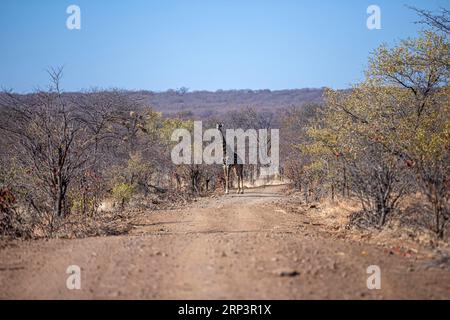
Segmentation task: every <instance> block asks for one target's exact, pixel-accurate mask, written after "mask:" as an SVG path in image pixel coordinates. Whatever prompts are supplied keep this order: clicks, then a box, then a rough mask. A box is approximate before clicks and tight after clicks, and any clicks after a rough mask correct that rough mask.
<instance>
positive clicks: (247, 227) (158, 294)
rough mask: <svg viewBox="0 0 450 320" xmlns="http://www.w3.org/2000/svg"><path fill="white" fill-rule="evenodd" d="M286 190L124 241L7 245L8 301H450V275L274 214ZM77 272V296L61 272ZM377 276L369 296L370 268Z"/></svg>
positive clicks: (0, 291) (156, 218) (227, 203)
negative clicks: (376, 287) (377, 284)
mask: <svg viewBox="0 0 450 320" xmlns="http://www.w3.org/2000/svg"><path fill="white" fill-rule="evenodd" d="M282 188H283V187H282V186H271V187H265V188H257V189H252V190H247V193H246V194H243V195H234V194H232V195H228V196H223V197H219V198H208V199H201V200H199V201H197V202H194V203H193V204H192V205H189V207H186V208H183V209H177V210H169V211H159V212H148V213H146V214H145V215H143V216H142V218H140V219H139V220H137V221H136V223H135V225H134V228H133V230H132V231H131V232H130V233H129V234H127V235H123V236H111V237H96V238H86V239H74V240H63V239H52V240H48V241H44V240H42V241H41V240H39V241H27V242H13V243H11V244H9V245H8V246H6V247H4V248H2V249H0V298H3V299H5V298H9V299H22V298H27V299H105V298H112V299H392V298H399V299H415V298H426V299H431V298H439V299H450V269H448V268H439V267H430V258H429V256H428V255H427V254H426V253H423V254H422V252H418V253H417V254H416V255H411V256H402V255H396V254H393V253H392V252H389V251H388V250H386V249H385V248H383V247H380V246H377V245H374V244H367V243H364V242H358V241H349V240H345V239H336V238H332V237H330V236H328V235H327V234H326V233H323V232H321V231H320V230H318V228H317V227H316V226H315V224H314V223H311V221H310V220H309V218H308V216H307V215H302V214H299V213H291V212H288V211H286V210H284V209H282V206H280V203H283V201H284V200H285V196H284V195H283V193H282V192H281V191H282ZM69 265H78V266H80V267H81V290H69V289H67V287H66V279H67V277H68V275H67V274H66V269H67V267H68V266H69ZM370 265H378V266H379V267H380V268H381V289H380V290H369V289H368V288H367V285H366V281H367V278H368V277H369V275H368V274H367V273H366V270H367V267H368V266H370Z"/></svg>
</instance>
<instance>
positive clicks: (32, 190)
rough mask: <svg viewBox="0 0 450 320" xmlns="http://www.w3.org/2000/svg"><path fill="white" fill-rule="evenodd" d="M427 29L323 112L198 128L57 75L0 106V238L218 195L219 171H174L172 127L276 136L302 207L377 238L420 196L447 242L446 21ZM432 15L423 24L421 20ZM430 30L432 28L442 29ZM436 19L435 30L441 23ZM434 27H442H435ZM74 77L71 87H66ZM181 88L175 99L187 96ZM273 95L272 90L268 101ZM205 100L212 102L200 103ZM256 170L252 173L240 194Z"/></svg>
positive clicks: (247, 117)
mask: <svg viewBox="0 0 450 320" xmlns="http://www.w3.org/2000/svg"><path fill="white" fill-rule="evenodd" d="M419 14H421V16H422V17H423V19H424V20H423V22H424V23H426V24H427V25H428V27H429V28H428V29H427V30H426V31H424V32H423V33H421V34H419V35H417V37H416V38H412V39H405V40H403V41H401V42H400V43H398V44H397V45H396V46H394V47H388V46H381V47H380V48H378V49H377V50H376V51H375V52H374V53H373V54H372V55H371V58H370V61H369V64H368V68H367V72H366V78H365V80H364V81H363V82H362V83H358V84H356V85H355V86H354V87H353V88H351V89H349V90H344V91H334V90H329V89H327V90H325V92H324V97H323V103H320V102H318V101H317V99H316V97H314V100H313V101H312V102H310V103H305V104H301V105H293V106H291V107H286V108H282V109H281V108H280V109H275V110H270V109H267V108H258V106H257V105H252V104H249V105H248V106H247V107H244V108H233V107H232V106H231V107H230V111H229V112H226V113H221V114H215V113H204V114H203V115H202V116H199V115H196V114H193V113H190V112H186V110H179V113H171V114H170V115H167V114H164V115H163V113H161V112H159V111H157V109H155V108H152V106H150V105H148V104H146V103H145V102H143V101H142V100H141V99H139V98H137V96H138V95H133V94H130V93H129V92H123V91H120V90H116V91H89V92H83V93H82V94H70V93H64V92H63V90H62V88H61V87H60V84H61V78H62V69H52V70H50V71H49V75H50V80H51V86H50V88H49V90H47V91H39V92H36V93H33V94H27V95H20V94H15V93H13V92H4V93H2V94H1V95H0V132H1V139H0V234H2V235H6V236H9V237H23V238H31V237H52V236H55V235H57V234H58V232H59V230H60V229H64V228H78V227H79V226H80V225H83V224H87V223H90V221H95V220H96V219H102V217H104V216H105V215H106V213H105V210H103V207H104V206H105V202H107V201H110V202H111V203H112V204H113V206H114V207H113V209H112V212H113V215H112V217H111V215H110V214H109V215H108V217H110V218H111V219H121V218H122V217H123V215H124V212H127V210H130V209H131V208H134V207H136V206H144V207H145V208H150V209H153V208H157V207H158V205H171V204H173V203H176V202H179V201H181V202H185V201H187V200H188V199H189V198H192V197H197V196H201V195H205V194H208V193H209V192H214V190H216V189H219V190H220V189H221V188H222V183H223V177H222V168H221V166H220V165H208V166H207V165H179V166H175V165H174V164H173V163H172V161H171V159H170V150H171V148H172V146H173V144H174V142H172V141H171V140H170V137H171V133H172V132H173V130H174V129H176V128H187V129H191V128H192V126H193V120H195V119H201V120H203V126H204V128H211V127H214V124H215V123H216V121H221V122H224V123H225V125H226V126H227V127H229V128H242V129H244V130H245V129H248V128H253V129H259V128H280V143H281V145H280V160H281V174H282V177H283V178H287V179H288V180H287V181H289V182H291V183H292V186H293V188H295V189H297V190H299V191H300V192H302V194H303V196H304V201H306V202H312V201H321V200H323V199H332V200H334V199H338V198H339V199H346V198H352V199H357V200H358V201H359V203H360V205H361V210H360V211H358V212H355V213H354V214H353V215H352V216H351V219H350V220H351V221H350V224H353V225H356V226H360V227H376V228H382V227H383V226H384V225H385V224H386V222H387V221H388V220H389V219H390V217H391V216H392V215H394V214H401V211H402V206H401V203H402V200H404V199H406V198H407V197H409V196H411V195H416V194H419V195H420V196H421V197H422V199H423V201H422V202H421V204H422V206H421V207H420V208H419V209H418V210H419V211H420V212H421V214H423V215H426V216H427V217H429V219H430V221H432V223H430V228H432V229H433V231H434V232H435V233H436V236H437V237H440V238H444V237H445V236H446V235H447V234H446V232H447V233H448V229H449V223H448V220H449V185H450V183H449V163H450V159H449V153H450V145H449V143H450V142H449V141H450V139H449V138H450V121H449V114H450V113H449V111H450V110H449V109H450V105H449V96H450V91H449V90H450V89H449V82H448V80H449V76H450V74H449V70H450V69H449V63H450V60H449V33H448V32H449V31H448V14H447V12H443V16H442V17H438V18H436V17H434V19H435V20H430V19H431V18H433V16H427V15H426V12H419ZM430 17H431V18H430ZM439 18H440V19H441V20H439ZM436 19H437V20H436ZM436 21H437V22H439V21H440V22H441V24H439V23H437V22H436ZM67 76H70V75H67ZM186 91H187V89H184V90H181V91H180V92H177V93H175V94H176V95H178V96H179V97H181V98H182V96H183V95H184V94H186ZM263 93H264V94H270V91H269V92H263ZM208 96H210V98H211V99H214V95H213V94H212V93H211V94H208ZM258 170H259V168H257V167H256V168H255V167H251V166H248V167H246V169H245V177H246V180H247V181H248V182H250V183H251V182H254V181H255V180H256V179H257V178H258Z"/></svg>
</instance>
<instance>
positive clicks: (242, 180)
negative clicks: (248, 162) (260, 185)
mask: <svg viewBox="0 0 450 320" xmlns="http://www.w3.org/2000/svg"><path fill="white" fill-rule="evenodd" d="M243 171H244V170H242V169H241V174H240V175H241V193H242V194H244V172H243Z"/></svg>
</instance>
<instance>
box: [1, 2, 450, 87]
mask: <svg viewBox="0 0 450 320" xmlns="http://www.w3.org/2000/svg"><path fill="white" fill-rule="evenodd" d="M71 4H76V5H78V6H79V7H80V8H81V30H69V29H67V28H66V19H67V17H68V14H67V13H66V8H67V7H68V6H69V5H71ZM371 4H376V5H378V6H380V8H381V23H382V29H381V30H368V29H367V27H366V19H367V17H368V15H367V13H366V9H367V7H368V6H369V5H371ZM406 4H408V5H413V6H416V7H419V8H425V9H430V10H436V9H438V8H439V7H447V8H448V7H450V5H449V4H450V1H449V0H370V1H366V0H342V1H336V0H314V1H312V0H308V1H306V0H296V1H284V0H279V1H265V0H259V1H256V0H255V1H251V0H240V1H237V0H236V1H235V0H208V1H206V0H204V1H200V0H192V1H187V0H184V1H181V0H179V1H175V0H158V1H157V0H155V1H133V0H129V1H106V0H70V1H64V0H58V1H55V0H40V1H31V0H29V1H26V0H22V1H17V0H2V1H0V39H1V47H0V86H1V87H3V88H7V89H13V90H15V91H18V92H28V91H33V90H34V89H36V88H38V87H39V88H45V86H46V85H47V83H48V76H47V74H46V73H45V70H46V69H47V68H48V67H51V66H60V65H64V67H65V69H64V70H65V75H64V79H63V82H62V86H63V88H64V89H65V90H66V91H74V90H80V89H88V88H91V87H98V88H124V89H130V90H133V89H144V90H155V91H163V90H166V89H169V88H179V87H182V86H185V87H188V88H190V90H216V89H272V90H277V89H292V88H304V87H310V88H311V87H323V86H329V87H333V88H346V87H348V86H350V85H351V84H352V83H354V82H356V81H358V80H360V79H361V78H362V76H363V71H364V68H365V66H366V61H367V57H368V55H369V53H370V52H371V51H372V50H373V49H375V48H376V47H377V46H378V45H380V44H381V43H383V42H386V43H390V44H393V43H395V42H396V41H398V40H399V39H402V38H405V37H408V36H414V35H415V34H416V33H417V31H418V29H419V28H421V26H420V25H416V24H414V23H413V22H414V21H416V20H417V17H416V15H415V13H414V12H412V11H411V10H409V9H407V8H406V7H405V5H406Z"/></svg>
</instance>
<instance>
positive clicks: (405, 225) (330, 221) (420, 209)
mask: <svg viewBox="0 0 450 320" xmlns="http://www.w3.org/2000/svg"><path fill="white" fill-rule="evenodd" d="M289 195H290V196H289V200H288V201H287V203H286V204H285V205H284V207H285V208H286V209H287V210H289V211H290V212H294V213H297V214H302V215H305V216H307V218H308V220H310V221H311V224H312V225H313V226H315V227H316V228H319V229H320V230H321V231H323V232H326V233H327V234H329V235H331V236H333V237H336V238H342V239H348V240H352V241H364V242H367V243H372V244H376V245H380V246H383V247H386V248H387V250H393V251H394V252H399V253H400V254H403V255H409V254H414V253H417V252H418V251H419V250H421V249H433V250H434V249H437V250H439V251H440V250H442V251H450V241H449V239H450V230H446V237H445V238H444V239H442V240H440V239H437V237H436V234H435V233H434V232H433V231H432V225H433V216H432V214H431V212H430V211H429V208H428V207H427V205H426V201H425V199H424V197H423V196H422V195H419V194H417V195H412V196H409V197H407V198H406V199H405V200H404V201H403V202H402V203H401V205H400V210H399V212H398V213H396V214H393V215H392V216H391V217H390V218H389V219H388V221H387V223H386V225H385V226H384V227H383V228H381V229H379V228H376V227H371V228H360V227H355V226H351V225H350V224H349V221H350V216H351V215H352V214H354V213H356V212H358V211H360V210H361V209H362V208H361V205H360V204H359V202H358V201H357V199H347V198H339V199H337V200H335V201H331V200H330V199H326V200H323V201H321V202H317V203H309V204H306V203H305V202H304V201H303V197H302V195H301V194H300V193H297V192H292V191H290V192H289ZM449 229H450V228H449Z"/></svg>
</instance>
